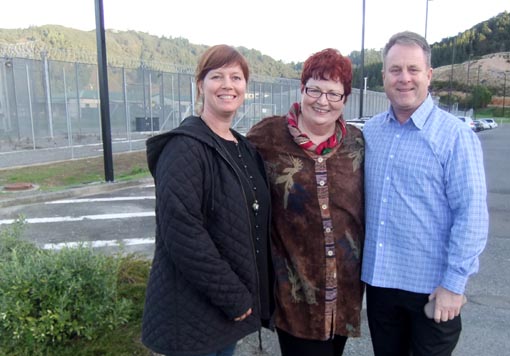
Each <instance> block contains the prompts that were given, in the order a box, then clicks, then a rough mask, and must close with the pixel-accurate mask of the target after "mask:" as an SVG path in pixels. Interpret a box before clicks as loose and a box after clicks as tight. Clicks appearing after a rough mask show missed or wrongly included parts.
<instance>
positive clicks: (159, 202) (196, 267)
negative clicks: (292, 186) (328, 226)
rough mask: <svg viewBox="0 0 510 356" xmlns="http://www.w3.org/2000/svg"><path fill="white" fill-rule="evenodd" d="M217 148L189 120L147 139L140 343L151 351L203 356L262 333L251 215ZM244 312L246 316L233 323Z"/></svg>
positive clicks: (212, 137)
mask: <svg viewBox="0 0 510 356" xmlns="http://www.w3.org/2000/svg"><path fill="white" fill-rule="evenodd" d="M237 139H238V140H245V138H244V137H243V136H241V135H238V137H237ZM222 147H223V146H222V145H221V144H220V143H219V141H218V138H217V137H216V136H215V135H214V134H213V133H212V131H211V130H210V129H209V128H208V127H207V126H206V125H205V124H204V123H203V121H202V120H201V119H200V118H198V117H194V116H192V117H189V118H187V119H186V120H184V121H183V123H182V124H181V126H179V128H177V129H175V130H172V131H170V132H167V133H164V134H161V135H158V136H155V137H153V138H150V139H149V140H148V141H147V160H148V164H149V169H150V171H151V173H152V175H153V177H154V181H155V183H156V249H155V253H154V260H153V264H152V269H151V274H150V279H149V283H148V286H147V292H146V299H145V309H144V315H143V327H142V341H143V343H144V344H145V345H146V346H147V347H149V348H150V349H152V350H153V351H155V352H157V353H161V354H165V355H199V354H206V353H210V352H213V351H216V350H218V349H220V348H223V347H225V346H227V345H229V344H232V343H234V342H236V341H237V340H239V339H241V338H242V337H244V336H245V335H247V334H250V333H252V332H254V331H257V330H259V329H260V325H261V322H260V318H259V314H260V313H259V299H258V288H259V287H258V275H257V267H256V262H255V254H254V250H253V241H252V238H251V227H250V219H249V215H248V214H249V210H248V207H247V204H246V202H245V198H244V194H243V192H242V189H241V184H240V182H239V178H238V176H237V175H236V174H235V171H234V170H233V168H232V165H233V164H235V162H229V161H228V159H227V158H226V155H225V153H224V152H223V150H222ZM250 147H251V146H250ZM253 155H254V157H256V159H257V161H258V162H259V164H260V165H262V164H263V163H262V160H261V159H260V157H259V156H258V154H257V153H256V151H255V150H253ZM249 308H252V309H253V313H252V315H251V316H250V317H248V318H247V319H245V320H244V321H241V322H235V321H233V319H234V318H235V317H238V316H240V315H242V314H243V313H245V312H246V311H247V310H248V309H249Z"/></svg>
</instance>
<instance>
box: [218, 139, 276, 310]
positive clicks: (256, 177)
mask: <svg viewBox="0 0 510 356" xmlns="http://www.w3.org/2000/svg"><path fill="white" fill-rule="evenodd" d="M221 141H222V143H223V144H224V145H225V148H226V149H227V151H228V153H229V154H230V156H231V158H232V159H233V160H234V161H235V162H236V163H237V173H238V174H239V176H240V178H241V182H242V186H243V191H244V195H245V198H246V201H247V202H248V206H250V207H251V206H252V205H253V203H254V202H255V199H256V200H257V202H258V210H257V211H253V210H252V211H251V212H252V214H250V219H251V221H250V222H251V230H252V233H253V244H254V246H255V254H256V258H257V266H258V270H259V283H260V304H261V305H260V308H261V318H262V319H264V320H269V319H270V316H271V315H270V310H272V305H273V304H272V296H270V295H269V293H270V291H271V288H270V286H269V285H268V283H269V280H268V279H267V278H265V276H267V275H269V274H270V273H273V270H272V268H271V267H272V264H271V259H270V257H269V256H270V245H269V231H268V225H267V224H266V221H268V220H269V211H270V209H269V205H270V195H269V189H268V187H267V185H266V182H265V179H264V172H261V171H260V169H259V168H258V166H257V162H256V161H255V160H254V159H253V158H252V156H251V155H250V153H249V151H248V147H246V143H245V142H244V141H239V143H236V142H234V141H228V140H225V139H223V138H222V139H221ZM245 166H246V167H245Z"/></svg>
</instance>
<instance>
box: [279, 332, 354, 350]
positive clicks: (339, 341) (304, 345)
mask: <svg viewBox="0 0 510 356" xmlns="http://www.w3.org/2000/svg"><path fill="white" fill-rule="evenodd" d="M276 331H277V333H278V342H279V343H280V351H281V353H282V356H341V355H342V354H343V352H344V347H345V343H346V342H347V337H346V336H340V335H335V338H334V339H330V340H325V341H322V340H308V339H302V338H299V337H295V336H292V335H291V334H289V333H287V332H285V331H283V330H281V329H278V328H277V329H276Z"/></svg>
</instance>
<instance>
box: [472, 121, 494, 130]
mask: <svg viewBox="0 0 510 356" xmlns="http://www.w3.org/2000/svg"><path fill="white" fill-rule="evenodd" d="M475 126H479V128H480V129H479V130H480V131H481V130H489V129H491V128H492V127H490V125H489V123H488V122H486V121H485V120H483V119H476V120H475Z"/></svg>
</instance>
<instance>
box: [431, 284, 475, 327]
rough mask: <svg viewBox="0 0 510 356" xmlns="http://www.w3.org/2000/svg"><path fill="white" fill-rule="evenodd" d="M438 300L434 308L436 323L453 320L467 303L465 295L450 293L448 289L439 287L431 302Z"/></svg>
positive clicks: (432, 295)
mask: <svg viewBox="0 0 510 356" xmlns="http://www.w3.org/2000/svg"><path fill="white" fill-rule="evenodd" d="M432 299H435V300H436V305H435V308H434V321H435V322H436V323H440V322H442V321H443V322H444V321H448V320H452V319H453V318H455V317H456V316H458V315H459V314H460V309H461V308H462V306H463V305H464V304H465V303H466V297H465V296H464V295H463V294H457V293H453V292H450V291H449V290H448V289H446V288H443V287H441V286H438V287H437V288H436V289H435V290H434V292H432V294H431V295H429V301H431V300H432Z"/></svg>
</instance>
